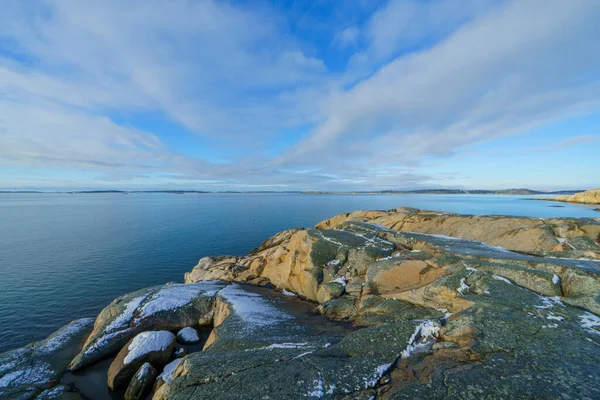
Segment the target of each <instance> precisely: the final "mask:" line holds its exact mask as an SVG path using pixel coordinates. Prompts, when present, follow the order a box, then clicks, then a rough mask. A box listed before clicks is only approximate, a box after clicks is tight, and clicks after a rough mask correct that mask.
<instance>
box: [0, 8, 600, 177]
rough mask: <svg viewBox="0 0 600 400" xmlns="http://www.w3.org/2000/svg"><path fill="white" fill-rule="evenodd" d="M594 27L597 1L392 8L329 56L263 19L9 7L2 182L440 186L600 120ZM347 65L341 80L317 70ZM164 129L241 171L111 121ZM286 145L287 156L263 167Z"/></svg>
mask: <svg viewBox="0 0 600 400" xmlns="http://www.w3.org/2000/svg"><path fill="white" fill-rule="evenodd" d="M306 20H311V19H310V18H307V19H306ZM598 20H600V3H598V2H596V1H594V0H573V1H569V2H565V1H562V0H548V1H541V0H512V1H504V2H502V1H500V0H478V1H459V0H454V1H451V0H437V1H427V2H420V1H412V0H411V1H409V0H390V1H388V2H387V3H386V4H385V6H384V7H381V8H379V9H377V10H376V11H375V12H374V14H373V15H372V16H371V17H370V18H369V19H368V21H366V22H364V23H361V24H358V23H357V22H356V21H357V20H353V21H348V22H347V23H346V24H340V23H339V21H338V23H337V24H335V26H333V27H331V29H332V31H331V35H329V36H326V37H327V38H328V39H326V40H324V41H323V42H328V43H326V44H323V43H320V45H323V46H329V45H332V48H325V49H320V51H317V50H315V48H314V45H307V44H306V43H305V41H304V40H303V38H297V37H294V36H293V35H292V34H291V33H290V29H288V28H287V25H286V24H287V22H286V19H285V17H284V16H283V15H281V14H280V13H279V12H278V11H276V10H274V9H269V8H268V7H266V6H260V7H255V8H250V7H249V6H242V5H239V4H238V5H235V4H234V3H228V2H223V1H216V0H207V1H202V2H190V1H185V0H174V1H172V2H164V3H162V2H158V3H156V2H153V3H147V2H138V1H133V0H128V1H117V0H107V1H102V2H97V1H81V0H79V1H76V0H64V1H50V0H48V1H41V0H40V1H32V2H27V3H24V2H20V1H18V0H6V1H4V2H3V12H2V13H0V26H2V29H1V30H0V166H10V167H18V168H41V169H44V168H45V169H49V168H52V169H62V170H72V171H91V172H93V173H95V174H97V177H98V179H99V180H102V182H104V183H102V184H107V185H108V184H110V182H111V181H118V182H127V179H130V181H131V182H138V181H143V180H144V179H149V178H152V179H154V182H158V181H160V182H163V181H164V182H167V183H165V184H179V182H182V183H181V185H186V184H187V182H192V183H194V182H195V183H198V182H199V183H202V184H207V185H214V186H215V187H229V188H230V187H277V188H279V187H284V188H288V189H295V188H303V189H318V188H333V187H337V188H339V189H344V188H348V187H351V186H352V185H358V186H364V185H370V186H371V187H380V188H387V187H401V186H419V185H428V186H435V184H436V181H437V180H436V179H435V178H433V177H431V176H429V174H427V173H426V172H424V171H425V169H423V168H422V166H423V165H425V164H426V163H428V162H430V161H431V159H433V158H440V157H445V156H447V155H450V154H455V153H456V152H458V151H460V150H461V149H462V148H463V147H464V146H466V145H471V144H474V143H479V142H482V141H486V140H491V139H494V138H500V137H504V136H507V135H514V134H519V133H523V132H526V131H529V130H531V129H533V128H536V127H539V126H542V125H544V124H548V123H550V122H552V121H557V120H561V119H566V118H571V117H573V116H578V115H584V114H586V113H590V112H595V111H598V110H599V109H600V76H599V75H598V71H600V54H599V53H598V52H597V51H595V50H596V49H597V48H600V25H599V24H598V23H597V21H598ZM340 26H343V27H344V28H343V29H341V30H337V31H336V29H339V27H340ZM331 37H334V39H333V42H330V40H329V38H331ZM349 49H352V50H353V51H355V54H354V55H353V56H352V57H351V58H350V59H349V60H348V62H347V66H346V69H345V70H344V71H343V72H341V73H333V72H331V71H330V70H329V69H328V64H327V63H326V62H325V61H324V60H326V59H327V57H324V58H323V60H322V59H320V58H319V57H318V56H317V54H323V53H324V52H326V51H330V52H333V53H334V52H336V51H338V52H340V51H341V50H343V52H348V50H349ZM336 61H337V62H339V61H340V60H336ZM151 113H159V114H161V115H164V116H166V118H168V119H169V121H171V122H173V123H174V124H179V125H181V126H183V127H185V128H187V129H188V130H189V131H191V132H193V133H194V134H196V135H198V138H199V139H198V143H199V144H198V146H202V145H210V146H218V148H219V149H220V154H219V155H218V156H219V157H217V158H220V159H227V161H228V162H227V163H221V164H219V163H215V162H209V161H207V160H203V159H200V158H194V157H191V156H187V155H182V154H179V153H178V152H177V150H175V149H173V148H171V147H169V145H168V144H167V143H168V140H166V139H168V137H167V136H165V134H164V133H161V134H155V133H152V132H144V131H142V130H139V129H135V128H132V127H128V126H123V125H119V124H117V123H115V122H114V121H113V120H112V119H111V117H113V119H115V118H114V116H115V115H126V116H131V115H133V116H134V117H135V116H136V115H139V114H151ZM115 120H116V119H115ZM310 125H312V126H314V127H315V128H314V129H312V130H311V131H310V132H307V134H306V135H305V136H304V138H303V140H301V141H300V142H299V143H293V140H292V139H287V138H286V135H288V134H289V132H290V131H298V130H300V129H301V127H306V126H310ZM574 140H575V139H573V141H574ZM274 142H277V143H282V146H283V145H285V144H289V143H292V144H291V145H289V147H288V148H287V149H286V150H285V151H284V152H283V154H281V155H280V156H276V157H273V156H272V155H271V156H267V155H259V154H261V151H264V150H266V149H269V148H270V146H271V144H272V143H274ZM563 147H564V146H563ZM224 149H225V150H226V151H225V150H224ZM228 154H232V156H231V157H228ZM239 154H249V155H254V156H253V157H240V156H239ZM456 175H459V172H457V174H456ZM446 178H447V177H446ZM33 181H36V182H39V180H36V179H33V178H32V182H33ZM1 182H2V181H1V180H0V185H1ZM173 182H175V183H173ZM135 184H137V183H135ZM140 184H142V183H140ZM228 185H229V186H228Z"/></svg>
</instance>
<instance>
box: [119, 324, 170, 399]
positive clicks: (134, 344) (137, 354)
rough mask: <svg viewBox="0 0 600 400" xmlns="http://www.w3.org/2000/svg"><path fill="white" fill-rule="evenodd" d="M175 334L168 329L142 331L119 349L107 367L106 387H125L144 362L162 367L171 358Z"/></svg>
mask: <svg viewBox="0 0 600 400" xmlns="http://www.w3.org/2000/svg"><path fill="white" fill-rule="evenodd" d="M174 349H175V335H173V334H172V333H171V332H169V331H157V332H142V333H140V334H138V335H137V336H136V337H134V338H133V339H131V340H130V341H129V342H128V343H127V344H126V345H125V346H124V347H123V349H121V351H120V352H119V354H117V357H116V358H115V359H114V361H113V362H112V364H110V367H109V369H108V387H109V388H110V389H111V390H118V389H120V388H123V387H126V386H127V385H128V383H129V381H130V380H131V378H132V377H133V376H134V374H135V373H136V371H137V370H138V369H139V368H140V367H141V366H142V365H143V364H145V363H148V362H149V363H150V364H152V365H153V366H155V367H159V368H160V367H162V366H163V365H165V364H167V363H168V362H169V360H170V359H171V355H172V354H173V350H174Z"/></svg>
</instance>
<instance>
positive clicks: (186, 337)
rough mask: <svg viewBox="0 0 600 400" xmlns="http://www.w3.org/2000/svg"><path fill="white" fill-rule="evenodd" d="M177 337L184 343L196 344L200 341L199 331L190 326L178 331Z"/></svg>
mask: <svg viewBox="0 0 600 400" xmlns="http://www.w3.org/2000/svg"><path fill="white" fill-rule="evenodd" d="M177 339H178V340H179V341H180V342H181V343H183V344H194V343H198V342H199V341H200V337H199V336H198V331H196V330H195V329H194V328H190V327H189V326H188V327H187V328H183V329H182V330H180V331H179V332H177Z"/></svg>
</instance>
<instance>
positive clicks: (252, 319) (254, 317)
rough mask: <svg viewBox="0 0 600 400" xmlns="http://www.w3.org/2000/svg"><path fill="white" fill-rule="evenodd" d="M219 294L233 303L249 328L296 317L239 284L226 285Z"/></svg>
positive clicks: (235, 309) (234, 308)
mask: <svg viewBox="0 0 600 400" xmlns="http://www.w3.org/2000/svg"><path fill="white" fill-rule="evenodd" d="M219 294H220V295H221V297H223V298H224V299H225V300H226V301H227V302H229V303H230V304H231V306H232V307H233V310H234V311H235V313H236V314H237V315H238V316H239V317H240V318H241V319H242V320H243V321H244V322H246V324H247V325H248V327H249V328H257V327H266V326H270V325H274V324H278V323H280V322H282V321H285V320H290V319H293V318H294V317H293V316H291V315H290V314H287V313H284V312H283V311H281V310H279V309H278V308H276V307H275V306H273V305H272V304H271V303H270V302H269V301H268V300H267V299H265V298H264V297H262V296H261V295H259V294H256V293H250V292H248V291H246V290H244V289H242V287H241V286H240V285H237V284H231V285H228V286H226V287H225V288H224V289H222V290H221V291H220V292H219Z"/></svg>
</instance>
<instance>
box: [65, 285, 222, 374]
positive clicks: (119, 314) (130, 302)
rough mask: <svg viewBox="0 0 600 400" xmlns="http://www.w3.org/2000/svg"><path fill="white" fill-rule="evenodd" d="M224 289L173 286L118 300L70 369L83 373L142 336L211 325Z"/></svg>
mask: <svg viewBox="0 0 600 400" xmlns="http://www.w3.org/2000/svg"><path fill="white" fill-rule="evenodd" d="M224 286H225V285H224V284H223V283H216V282H199V283H195V284H191V285H182V284H170V285H164V286H155V287H150V288H146V289H142V290H139V291H137V292H133V293H129V294H126V295H124V296H121V297H119V298H117V299H116V300H114V301H113V302H112V303H111V304H110V305H109V306H107V307H106V308H104V309H103V310H102V312H100V315H98V317H97V318H96V322H95V324H94V330H93V331H92V333H91V334H90V336H89V338H88V340H87V341H86V343H85V345H84V347H83V349H82V350H81V352H80V353H79V354H78V355H77V356H76V357H75V358H74V359H73V361H72V362H71V369H72V370H73V371H75V372H76V371H80V370H82V369H83V368H85V367H88V366H90V365H93V364H95V363H97V362H98V361H101V360H103V359H106V358H108V357H110V356H112V355H113V354H116V353H117V352H119V350H121V348H123V346H124V345H125V343H127V342H128V341H129V340H131V338H133V337H134V336H135V335H137V334H138V333H140V332H144V331H150V330H163V329H164V330H170V331H171V330H173V331H176V330H179V329H182V328H185V327H186V326H192V325H203V324H204V325H208V324H210V323H211V321H212V307H213V300H214V295H215V294H216V293H217V292H218V291H219V290H220V289H222V288H223V287H224Z"/></svg>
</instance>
